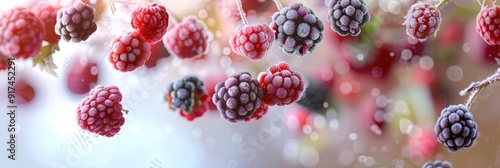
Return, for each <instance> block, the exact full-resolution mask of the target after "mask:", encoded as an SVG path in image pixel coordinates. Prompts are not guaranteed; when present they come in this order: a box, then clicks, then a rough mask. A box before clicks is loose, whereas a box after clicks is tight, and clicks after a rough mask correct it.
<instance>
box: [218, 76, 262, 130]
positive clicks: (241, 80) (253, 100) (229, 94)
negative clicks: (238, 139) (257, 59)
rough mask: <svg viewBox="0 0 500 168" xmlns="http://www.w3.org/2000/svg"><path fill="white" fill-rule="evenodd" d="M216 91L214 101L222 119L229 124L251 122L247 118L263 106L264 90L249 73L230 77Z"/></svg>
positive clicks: (219, 84)
mask: <svg viewBox="0 0 500 168" xmlns="http://www.w3.org/2000/svg"><path fill="white" fill-rule="evenodd" d="M215 90H216V92H215V93H216V94H214V95H213V96H212V101H213V102H214V104H215V105H217V109H218V110H219V112H220V114H221V117H222V118H224V119H226V120H227V121H229V122H232V123H236V122H240V121H245V120H249V119H247V118H249V117H252V115H253V113H254V112H255V111H256V110H257V109H259V108H260V106H262V104H261V103H262V96H263V93H262V88H260V86H259V82H257V80H255V79H252V75H250V73H248V72H240V73H238V74H235V75H232V76H230V77H229V78H228V79H226V81H223V82H219V83H218V84H217V85H216V86H215Z"/></svg>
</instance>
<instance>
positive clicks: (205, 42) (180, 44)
mask: <svg viewBox="0 0 500 168" xmlns="http://www.w3.org/2000/svg"><path fill="white" fill-rule="evenodd" d="M210 41H211V39H210V38H209V32H208V30H207V28H206V27H205V25H203V23H202V22H201V21H199V20H198V19H196V18H195V17H194V16H189V17H187V18H185V19H184V20H183V21H182V23H180V24H178V25H177V26H175V27H174V28H173V29H172V30H170V31H168V32H167V33H166V35H165V36H163V44H164V45H165V48H167V49H168V50H169V51H170V52H171V53H174V54H175V55H177V56H178V57H179V58H183V59H185V58H194V57H198V56H201V55H203V54H205V53H207V52H208V47H209V42H210Z"/></svg>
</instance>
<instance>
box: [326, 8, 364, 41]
mask: <svg viewBox="0 0 500 168" xmlns="http://www.w3.org/2000/svg"><path fill="white" fill-rule="evenodd" d="M369 20H370V14H369V13H368V10H367V8H366V2H365V1H364V0H330V1H329V2H328V21H329V22H331V23H332V24H331V27H332V30H334V31H336V32H337V33H339V35H341V36H347V35H353V36H357V35H359V33H360V32H361V27H362V26H364V25H365V24H366V23H367V22H368V21H369Z"/></svg>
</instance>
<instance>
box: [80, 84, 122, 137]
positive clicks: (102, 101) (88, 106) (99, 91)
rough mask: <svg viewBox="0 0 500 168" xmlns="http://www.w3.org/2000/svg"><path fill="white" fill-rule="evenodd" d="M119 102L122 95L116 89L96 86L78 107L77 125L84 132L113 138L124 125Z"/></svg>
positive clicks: (114, 87)
mask: <svg viewBox="0 0 500 168" xmlns="http://www.w3.org/2000/svg"><path fill="white" fill-rule="evenodd" d="M121 101H122V94H121V93H120V90H119V89H118V87H116V86H109V87H104V86H101V85H99V86H96V87H95V88H94V89H92V90H91V91H90V93H89V96H87V97H85V98H84V99H83V100H82V102H81V103H80V104H79V105H78V108H77V111H76V112H77V115H76V120H77V121H78V125H79V126H80V127H81V128H82V129H83V130H85V131H88V132H91V133H94V134H98V135H101V136H106V137H113V136H114V135H115V134H117V133H118V132H120V127H121V126H122V125H123V124H124V123H125V118H123V113H122V110H123V109H122V104H121Z"/></svg>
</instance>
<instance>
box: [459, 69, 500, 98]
mask: <svg viewBox="0 0 500 168" xmlns="http://www.w3.org/2000/svg"><path fill="white" fill-rule="evenodd" d="M499 80H500V68H499V69H497V70H496V71H495V73H494V74H493V75H491V76H489V77H487V78H486V79H483V80H482V81H477V82H472V83H471V84H470V85H469V86H468V87H467V88H465V89H464V90H462V91H460V93H459V94H460V96H465V94H467V93H468V92H471V94H470V96H469V99H467V102H466V104H465V106H467V108H470V106H471V104H472V103H473V102H474V100H475V99H476V97H477V95H478V94H479V92H481V90H483V89H484V88H486V87H488V86H489V85H490V84H492V83H493V82H496V81H499Z"/></svg>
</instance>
